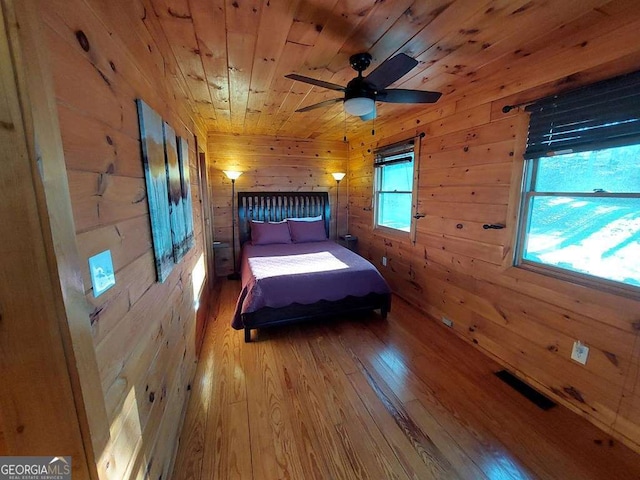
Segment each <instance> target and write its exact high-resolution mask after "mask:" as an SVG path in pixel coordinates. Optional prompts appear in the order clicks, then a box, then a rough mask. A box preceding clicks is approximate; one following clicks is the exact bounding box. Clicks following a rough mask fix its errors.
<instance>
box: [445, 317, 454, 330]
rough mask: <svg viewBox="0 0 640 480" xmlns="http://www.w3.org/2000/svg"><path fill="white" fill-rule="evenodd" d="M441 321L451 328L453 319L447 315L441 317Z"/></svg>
mask: <svg viewBox="0 0 640 480" xmlns="http://www.w3.org/2000/svg"><path fill="white" fill-rule="evenodd" d="M442 323H444V324H445V325H446V326H447V327H449V328H453V320H451V319H449V318H447V317H442Z"/></svg>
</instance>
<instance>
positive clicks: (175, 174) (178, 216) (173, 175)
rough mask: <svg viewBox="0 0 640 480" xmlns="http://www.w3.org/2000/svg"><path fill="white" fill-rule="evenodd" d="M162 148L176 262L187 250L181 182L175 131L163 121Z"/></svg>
mask: <svg viewBox="0 0 640 480" xmlns="http://www.w3.org/2000/svg"><path fill="white" fill-rule="evenodd" d="M164 150H165V155H166V161H167V176H168V184H169V219H170V224H171V239H172V241H173V258H174V261H175V262H176V263H178V262H179V261H180V260H181V259H182V257H184V255H185V253H186V252H187V249H186V228H185V218H184V207H183V206H182V184H181V181H180V164H179V162H178V147H177V139H176V132H175V130H174V129H173V128H172V127H171V125H169V124H168V123H167V122H164Z"/></svg>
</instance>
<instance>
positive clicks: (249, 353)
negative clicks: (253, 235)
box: [172, 282, 640, 480]
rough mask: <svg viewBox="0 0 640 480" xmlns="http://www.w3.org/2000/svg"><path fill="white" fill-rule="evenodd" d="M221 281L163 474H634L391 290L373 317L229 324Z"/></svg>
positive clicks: (637, 470) (574, 421)
mask: <svg viewBox="0 0 640 480" xmlns="http://www.w3.org/2000/svg"><path fill="white" fill-rule="evenodd" d="M238 291H239V283H237V282H225V283H224V285H223V287H222V295H221V305H220V309H219V312H218V315H217V318H215V321H212V322H211V323H210V324H209V326H208V328H207V332H206V335H205V340H204V342H205V343H204V346H203V350H202V355H201V360H200V364H199V365H198V370H197V373H196V378H195V380H194V384H193V385H192V392H191V398H190V401H189V407H188V410H187V415H186V418H185V424H184V428H183V431H182V435H181V437H180V447H179V450H178V456H177V459H176V463H175V468H174V472H173V477H172V478H173V480H184V479H203V480H204V479H207V480H209V479H214V478H216V479H231V478H238V479H243V480H244V479H251V478H253V479H259V480H266V479H294V480H297V479H314V478H317V479H339V478H340V479H341V478H348V479H367V478H369V479H383V478H398V479H404V478H414V479H431V478H447V479H449V478H451V479H454V478H462V479H526V478H543V479H572V480H573V479H576V480H578V479H639V478H640V455H637V454H635V453H634V452H632V451H631V450H629V449H628V448H626V447H625V446H624V445H622V444H620V443H619V442H617V441H614V440H612V439H611V438H610V437H609V436H608V435H607V434H606V433H604V432H602V431H600V430H598V429H597V428H595V427H594V426H592V425H591V424H590V423H588V422H587V421H586V420H584V419H582V418H580V417H578V416H577V415H575V414H573V413H572V412H570V411H569V410H567V409H565V408H564V407H561V406H556V407H554V408H552V409H551V410H548V411H543V410H541V409H539V408H538V407H537V406H535V405H534V404H533V403H531V402H530V401H529V400H527V399H525V398H524V397H522V396H521V395H520V394H519V393H517V392H516V391H515V390H513V389H511V388H510V387H509V386H507V385H505V384H504V383H503V382H502V381H500V380H499V379H498V378H497V377H496V376H495V375H494V374H493V373H494V372H495V371H497V370H500V369H501V368H500V366H499V365H498V364H497V363H495V362H494V361H493V360H491V359H489V358H487V357H486V356H484V355H483V354H482V353H480V352H479V351H477V350H476V349H474V348H473V347H472V346H470V345H468V344H467V343H465V342H464V341H462V340H461V339H459V338H458V337H456V336H455V335H454V334H453V333H452V332H451V331H448V330H447V329H446V327H444V326H440V325H439V324H437V323H436V322H433V321H431V320H429V319H428V318H426V317H425V316H424V315H423V314H421V313H419V312H418V311H417V310H416V309H414V308H413V307H411V306H409V305H408V304H406V303H405V302H403V301H402V300H401V299H399V298H397V297H394V299H393V310H392V312H391V313H390V315H389V318H388V320H387V321H384V320H382V319H381V318H380V317H379V316H378V315H376V314H371V315H366V316H363V317H359V318H355V319H336V320H332V321H326V322H323V323H314V324H307V325H304V326H291V327H283V328H278V329H273V330H265V331H261V332H260V337H259V341H257V342H253V343H250V344H245V343H244V340H243V332H242V331H235V330H233V329H231V327H230V323H231V316H232V312H233V308H234V305H235V300H236V297H237V294H238Z"/></svg>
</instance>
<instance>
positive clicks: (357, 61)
mask: <svg viewBox="0 0 640 480" xmlns="http://www.w3.org/2000/svg"><path fill="white" fill-rule="evenodd" d="M372 59H373V57H372V56H371V54H370V53H366V52H364V53H356V54H355V55H351V56H350V57H349V64H350V65H351V68H353V69H354V70H355V71H356V72H358V73H359V74H360V75H362V72H363V71H365V70H366V69H367V68H369V65H371V60H372Z"/></svg>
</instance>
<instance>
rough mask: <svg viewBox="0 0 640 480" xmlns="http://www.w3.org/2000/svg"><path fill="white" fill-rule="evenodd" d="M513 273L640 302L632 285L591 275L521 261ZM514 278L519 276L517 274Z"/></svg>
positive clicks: (638, 295)
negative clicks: (548, 279) (536, 275)
mask: <svg viewBox="0 0 640 480" xmlns="http://www.w3.org/2000/svg"><path fill="white" fill-rule="evenodd" d="M513 269H514V270H515V272H513V273H516V272H522V273H524V272H530V273H533V274H538V275H543V276H545V277H547V278H550V279H554V280H556V281H560V282H566V283H568V284H571V285H574V286H575V287H578V288H580V287H582V288H591V289H594V290H599V291H601V292H604V293H608V294H612V295H617V296H622V297H626V298H630V299H632V300H640V288H638V287H635V286H633V285H627V284H623V283H620V282H616V281H613V280H607V279H604V278H599V277H595V276H593V275H588V274H583V273H578V272H572V271H569V270H564V269H561V268H557V267H553V266H550V265H545V264H540V263H535V262H530V261H526V260H525V261H522V262H521V263H520V264H518V265H514V266H513ZM514 276H520V275H519V274H518V273H516V275H514Z"/></svg>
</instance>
